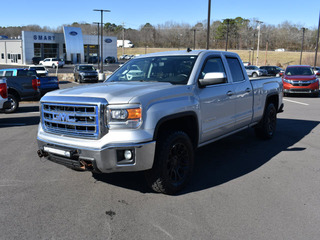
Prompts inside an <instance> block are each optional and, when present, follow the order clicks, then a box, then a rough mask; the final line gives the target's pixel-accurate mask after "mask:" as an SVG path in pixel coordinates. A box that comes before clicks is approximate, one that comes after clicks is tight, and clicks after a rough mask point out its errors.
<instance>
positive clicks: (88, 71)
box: [79, 70, 98, 74]
mask: <svg viewBox="0 0 320 240" xmlns="http://www.w3.org/2000/svg"><path fill="white" fill-rule="evenodd" d="M79 73H96V74H98V73H97V71H96V70H86V71H79Z"/></svg>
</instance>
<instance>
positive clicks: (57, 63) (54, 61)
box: [39, 58, 64, 68]
mask: <svg viewBox="0 0 320 240" xmlns="http://www.w3.org/2000/svg"><path fill="white" fill-rule="evenodd" d="M39 64H41V65H43V66H46V67H52V68H56V67H63V65H64V61H62V60H61V59H59V58H45V59H43V60H42V61H40V62H39Z"/></svg>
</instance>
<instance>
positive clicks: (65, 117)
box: [52, 113, 76, 122]
mask: <svg viewBox="0 0 320 240" xmlns="http://www.w3.org/2000/svg"><path fill="white" fill-rule="evenodd" d="M75 116H76V115H75V114H67V113H54V114H53V116H52V119H53V120H55V121H59V122H76V118H75Z"/></svg>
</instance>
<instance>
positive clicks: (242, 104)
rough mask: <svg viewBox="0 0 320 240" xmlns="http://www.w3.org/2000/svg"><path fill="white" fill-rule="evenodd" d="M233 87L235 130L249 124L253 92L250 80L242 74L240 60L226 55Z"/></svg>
mask: <svg viewBox="0 0 320 240" xmlns="http://www.w3.org/2000/svg"><path fill="white" fill-rule="evenodd" d="M226 59H227V62H228V66H229V70H230V73H231V78H232V85H233V87H234V96H233V97H234V99H235V129H239V128H242V127H245V126H247V125H249V124H250V123H251V120H252V114H253V109H252V107H253V91H252V85H251V83H250V80H249V79H248V78H246V77H245V75H244V73H243V68H242V65H241V64H240V60H239V59H238V58H237V57H235V56H232V55H230V56H228V55H226Z"/></svg>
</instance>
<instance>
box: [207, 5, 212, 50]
mask: <svg viewBox="0 0 320 240" xmlns="http://www.w3.org/2000/svg"><path fill="white" fill-rule="evenodd" d="M210 11H211V0H208V25H207V50H208V49H209V36H210Z"/></svg>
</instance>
